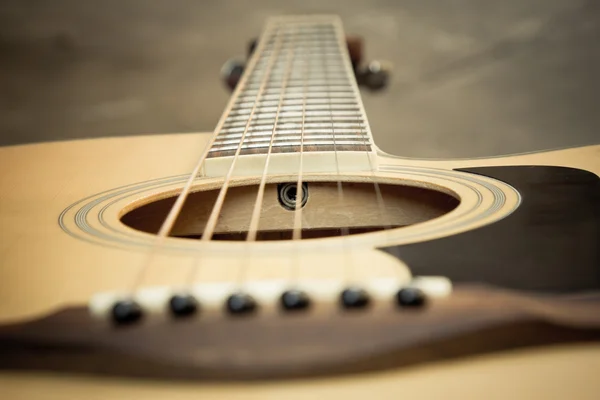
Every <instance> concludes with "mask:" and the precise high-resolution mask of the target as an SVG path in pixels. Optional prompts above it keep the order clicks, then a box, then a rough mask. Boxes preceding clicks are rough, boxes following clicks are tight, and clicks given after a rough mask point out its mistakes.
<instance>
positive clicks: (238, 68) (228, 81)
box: [221, 59, 246, 90]
mask: <svg viewBox="0 0 600 400" xmlns="http://www.w3.org/2000/svg"><path fill="white" fill-rule="evenodd" d="M245 67H246V64H245V63H243V62H242V61H239V60H235V59H231V60H228V61H227V62H226V63H225V64H223V67H221V79H222V80H223V82H224V83H225V85H226V86H227V87H228V88H229V90H233V89H235V87H236V86H237V84H238V82H239V81H240V78H241V77H242V74H243V73H244V68H245Z"/></svg>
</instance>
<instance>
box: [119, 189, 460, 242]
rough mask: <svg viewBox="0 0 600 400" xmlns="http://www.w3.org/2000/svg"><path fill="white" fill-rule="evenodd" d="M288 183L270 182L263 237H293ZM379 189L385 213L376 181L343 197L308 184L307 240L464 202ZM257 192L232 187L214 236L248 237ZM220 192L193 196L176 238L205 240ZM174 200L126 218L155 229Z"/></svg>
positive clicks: (397, 223)
mask: <svg viewBox="0 0 600 400" xmlns="http://www.w3.org/2000/svg"><path fill="white" fill-rule="evenodd" d="M290 184H293V183H290ZM288 185H289V184H288ZM285 187H287V188H288V189H287V190H288V192H287V194H290V193H291V192H293V193H296V192H295V188H292V189H290V188H289V186H286V184H268V185H267V186H266V188H265V195H264V201H263V204H262V208H261V215H260V223H259V231H258V235H257V239H258V240H288V239H291V237H292V230H293V225H294V207H291V206H290V204H286V203H285V202H284V201H282V194H284V195H285V193H282V191H281V190H282V188H285ZM380 188H381V193H382V195H383V198H384V202H385V210H384V211H383V212H382V210H381V208H380V205H379V203H378V201H377V198H376V196H375V192H374V189H373V184H370V183H349V182H344V184H343V198H340V196H339V192H338V186H337V183H334V182H331V183H330V182H308V184H307V186H305V189H304V191H306V193H305V194H304V195H303V199H302V201H303V207H302V228H303V229H302V238H304V239H315V238H325V237H335V236H339V235H340V234H341V233H342V231H343V230H346V229H347V230H348V232H349V233H350V234H360V233H368V232H374V231H378V230H383V229H389V228H400V227H405V226H409V225H414V224H418V223H421V222H425V221H429V220H431V219H434V218H437V217H440V216H442V215H444V214H446V213H448V212H450V211H452V210H453V209H455V208H456V207H457V206H458V204H459V200H458V199H457V198H456V197H454V196H452V195H450V194H447V193H444V192H442V191H438V190H433V189H426V188H420V187H413V186H407V185H391V184H380ZM256 193H257V187H256V186H237V187H231V188H230V189H229V192H228V194H227V197H226V198H225V203H224V205H223V208H222V210H221V212H220V216H219V220H218V223H217V226H216V229H215V233H214V235H213V237H212V239H214V240H245V239H246V235H247V231H248V226H249V223H250V218H251V215H252V209H253V207H254V202H255V201H256ZM217 195H218V190H206V191H196V192H194V193H192V194H190V196H189V197H188V200H187V201H186V203H185V205H184V207H183V209H182V211H181V214H180V215H179V218H178V219H177V222H176V223H175V226H174V228H173V231H172V232H171V236H173V237H179V238H189V239H199V238H201V237H202V232H203V230H204V226H205V224H206V221H207V220H208V217H209V215H210V212H211V210H212V207H213V205H214V203H215V200H216V198H217ZM291 197H294V198H295V195H294V196H290V198H291ZM174 202H175V197H169V198H164V199H160V200H156V201H152V202H150V203H147V204H144V205H141V206H139V207H135V208H134V209H132V210H129V211H128V212H126V213H125V214H124V215H123V216H122V217H121V221H122V222H123V223H124V224H125V225H127V226H129V227H131V228H133V229H137V230H140V231H143V232H147V233H156V232H158V229H159V228H160V225H161V224H162V222H163V221H164V219H165V217H166V215H167V213H168V211H169V209H170V208H171V207H172V206H173V203H174Z"/></svg>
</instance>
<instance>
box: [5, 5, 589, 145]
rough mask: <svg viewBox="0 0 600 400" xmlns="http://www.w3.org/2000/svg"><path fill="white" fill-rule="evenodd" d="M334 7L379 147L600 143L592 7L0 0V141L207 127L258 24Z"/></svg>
mask: <svg viewBox="0 0 600 400" xmlns="http://www.w3.org/2000/svg"><path fill="white" fill-rule="evenodd" d="M291 13H336V14H339V15H341V17H342V18H343V21H344V25H345V28H346V32H347V33H350V34H355V35H361V36H363V37H364V39H365V41H366V52H367V57H368V58H369V59H386V60H390V61H391V62H392V63H393V64H394V71H393V78H392V82H391V85H390V86H389V88H388V89H387V90H386V91H384V92H382V93H377V94H373V93H369V92H363V98H364V102H365V107H366V109H367V113H368V115H369V119H370V122H371V127H372V130H373V133H374V136H375V140H376V142H377V143H378V144H379V146H380V147H381V148H382V149H383V150H385V151H387V152H390V153H393V154H398V155H404V156H412V157H419V156H420V157H469V156H486V155H496V154H505V153H511V152H525V151H532V150H537V149H549V148H556V147H563V146H574V145H583V144H592V143H600V113H598V112H597V109H598V104H599V100H600V94H599V93H600V90H599V89H600V83H599V82H600V80H599V79H598V76H597V75H598V73H599V71H600V48H599V47H600V46H599V44H600V41H599V39H600V1H598V0H589V1H587V0H505V1H490V0H444V1H441V0H396V1H394V0H379V1H377V0H371V1H358V0H352V1H326V0H318V1H314V0H296V1H262V0H261V1H232V0H227V1H224V0H220V1H200V0H194V1H188V0H170V1H166V0H165V1H158V0H103V1H90V0H47V1H34V0H20V1H19V0H3V1H2V2H1V4H0V68H1V71H2V74H1V75H0V86H1V90H0V93H1V95H0V144H3V145H6V144H16V143H27V142H38V141H50V140H64V139H72V138H87V137H99V136H116V135H138V134H147V133H167V132H188V131H190V132H191V131H211V130H212V129H213V127H214V125H215V124H216V122H217V120H218V118H219V116H220V114H221V111H222V109H223V107H224V106H225V104H226V101H227V98H228V92H227V90H226V89H225V88H224V86H223V85H222V83H221V82H220V80H219V70H220V68H221V66H222V64H223V63H224V62H225V61H226V60H227V59H228V58H230V57H235V56H238V57H243V55H244V53H245V48H246V43H247V42H248V40H249V39H250V38H252V37H253V36H255V35H257V34H258V33H259V31H260V29H261V27H262V25H263V22H264V20H265V18H267V17H268V16H271V15H277V14H291Z"/></svg>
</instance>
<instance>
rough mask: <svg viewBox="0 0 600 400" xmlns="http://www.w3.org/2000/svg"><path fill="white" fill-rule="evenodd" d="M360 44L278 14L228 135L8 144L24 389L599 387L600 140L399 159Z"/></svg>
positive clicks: (334, 25)
mask: <svg viewBox="0 0 600 400" xmlns="http://www.w3.org/2000/svg"><path fill="white" fill-rule="evenodd" d="M361 53H362V50H361V49H360V42H356V41H355V40H348V39H347V38H346V36H345V34H344V32H343V29H342V24H341V21H340V20H339V18H337V17H334V16H310V17H308V16H307V17H302V16H298V17H294V16H287V17H278V18H271V19H269V20H268V22H267V24H266V26H265V28H264V30H263V32H262V35H261V36H260V38H259V40H258V41H257V42H256V43H255V45H254V46H253V49H252V54H251V57H250V59H249V61H248V63H247V64H246V65H243V66H239V68H238V69H237V70H236V71H237V72H236V73H237V75H235V74H234V73H233V72H232V71H233V70H230V71H229V75H228V78H227V82H228V84H230V86H231V87H232V88H233V89H234V91H233V94H232V97H231V100H230V102H229V104H228V105H227V107H226V109H225V111H224V113H223V116H222V117H221V119H220V120H219V121H218V123H217V126H216V128H215V130H214V132H212V133H201V134H175V135H158V136H143V137H126V138H103V139H94V140H84V141H71V142H60V143H46V144H35V145H24V146H11V147H3V148H0V166H1V167H2V168H1V169H0V171H2V172H1V174H2V175H1V181H0V184H1V188H2V195H1V196H0V222H1V224H2V227H3V229H2V233H1V239H2V240H1V243H2V245H1V247H0V249H1V251H0V254H1V256H0V257H1V260H2V270H1V271H0V278H1V280H2V282H3V283H2V289H1V291H0V295H1V296H2V300H3V301H2V302H0V352H1V354H2V356H1V357H0V368H1V369H2V370H3V374H2V375H0V382H6V383H7V384H8V386H7V387H8V388H9V389H7V393H8V394H9V396H12V397H15V396H17V395H18V394H19V391H18V390H17V386H16V385H24V386H31V387H33V386H35V385H33V383H35V382H37V383H38V384H40V385H42V386H48V387H52V385H54V387H55V388H56V390H62V391H64V393H68V394H69V395H70V396H74V397H77V396H78V395H79V396H81V395H82V394H83V393H85V392H86V391H87V390H90V388H100V387H104V388H105V390H106V396H107V397H108V396H109V394H110V396H115V397H116V396H119V395H123V394H128V395H131V396H135V397H141V396H144V397H146V398H154V397H156V398H158V396H159V395H160V396H170V397H172V396H181V398H186V397H187V396H188V395H189V396H193V395H195V396H197V395H198V393H202V394H204V395H208V396H211V398H216V397H218V396H243V395H244V394H249V395H251V396H257V398H264V397H261V396H274V397H277V398H279V397H281V396H285V397H288V394H290V395H291V396H298V397H302V396H317V397H319V396H325V395H327V393H335V394H336V396H340V395H342V394H343V395H344V396H346V397H348V396H349V397H353V396H355V397H364V396H365V395H369V394H370V395H373V394H377V395H378V396H385V395H389V394H390V393H394V394H400V393H411V394H415V395H420V396H423V397H424V398H432V397H439V396H441V395H443V394H444V392H443V391H441V390H442V389H441V388H442V387H443V386H436V382H441V383H443V382H452V381H464V380H468V379H471V378H470V377H472V376H473V374H475V373H476V371H487V372H486V373H489V374H490V376H492V375H494V374H500V373H503V374H505V375H506V376H511V378H510V379H512V380H513V381H514V382H516V381H518V380H519V379H522V380H523V382H522V383H521V384H522V388H523V391H522V392H521V394H522V395H524V396H525V395H527V396H538V395H539V396H543V395H544V394H548V393H550V394H552V393H554V394H556V393H559V392H557V391H556V390H557V389H556V384H558V383H555V384H553V383H550V382H547V381H545V379H544V376H547V377H550V378H549V379H550V380H552V379H554V378H552V377H554V376H557V374H559V375H560V376H562V377H563V378H564V379H567V378H568V379H569V382H575V381H577V382H578V386H577V387H576V388H575V387H573V388H569V387H565V388H563V389H565V390H566V389H572V390H573V391H574V392H573V393H575V392H577V390H579V392H577V393H581V396H575V397H578V398H584V397H585V396H587V395H588V394H589V393H591V391H593V390H600V387H599V386H598V383H597V379H595V378H594V377H593V373H592V372H591V371H593V370H594V369H596V370H597V368H598V367H600V365H598V362H599V360H600V347H599V346H598V344H597V343H598V340H599V339H600V251H599V250H598V243H600V178H599V177H598V175H599V174H600V145H596V146H587V147H580V148H571V149H564V150H555V151H551V152H540V153H531V154H521V155H515V156H507V157H494V158H482V159H461V160H419V159H408V158H401V157H396V156H392V155H389V154H386V153H384V152H382V151H381V150H380V149H379V148H378V147H377V145H376V144H375V143H374V141H373V136H372V133H371V129H370V126H369V123H368V119H367V115H366V113H365V110H364V107H363V105H362V101H361V98H360V93H359V89H358V83H364V82H367V83H368V85H370V86H371V87H372V88H376V87H379V86H381V85H382V84H384V82H385V80H386V79H387V71H384V70H380V69H377V68H375V67H369V68H366V69H365V68H364V67H363V66H362V65H361V57H360V55H361ZM242 69H243V73H242ZM357 77H358V82H357ZM107 160H108V161H109V162H107ZM557 345H561V347H558V346H557ZM518 349H521V350H519V351H520V352H519V351H517V350H518ZM461 363H462V364H461ZM444 365H446V366H447V368H446V369H444ZM536 366H538V367H539V366H545V367H544V368H546V369H545V370H544V371H546V372H544V373H540V374H538V375H536V372H535V371H534V370H535V368H536ZM419 370H421V371H423V373H422V375H419V372H418V371H419ZM565 370H568V371H565ZM40 371H42V372H43V374H42V375H40ZM415 371H416V372H415ZM494 371H496V372H494ZM498 371H500V372H498ZM47 373H52V374H54V375H51V376H48V375H45V374H47ZM527 374H529V375H527ZM544 374H546V375H544ZM74 377H77V378H74ZM428 377H429V378H428ZM527 377H528V378H527ZM147 378H153V379H156V381H152V382H153V383H152V385H157V386H156V387H157V388H159V389H158V390H157V391H152V390H150V389H149V387H147V386H145V382H149V381H147V380H146V379H147ZM433 379H435V381H433ZM482 379H483V378H482ZM248 381H251V382H252V383H249V382H248ZM483 381H484V380H482V382H483ZM15 382H16V383H15ZM231 382H235V385H232V384H231ZM557 382H558V381H557ZM86 388H87V389H86ZM192 388H193V390H192ZM241 388H245V389H244V390H242V389H241ZM487 388H488V389H486V386H481V387H479V388H478V387H477V386H476V385H475V386H474V387H473V388H472V390H474V391H473V392H472V394H473V395H475V393H478V394H477V396H479V397H481V396H483V395H484V393H486V390H489V386H487ZM27 390H30V391H29V392H28V393H29V395H31V396H32V397H36V398H40V397H39V396H40V395H41V392H38V391H36V390H35V389H27ZM94 390H96V389H94ZM0 393H1V389H0ZM498 393H503V392H502V391H499V392H498ZM83 395H84V394H83ZM84 396H85V395H84ZM396 397H397V396H395V395H394V397H393V398H396ZM245 398H248V397H245Z"/></svg>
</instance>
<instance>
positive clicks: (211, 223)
mask: <svg viewBox="0 0 600 400" xmlns="http://www.w3.org/2000/svg"><path fill="white" fill-rule="evenodd" d="M276 32H278V31H276ZM275 35H276V39H275V44H274V46H273V50H272V52H271V55H270V56H269V61H268V63H267V67H266V69H265V73H264V76H263V78H262V80H261V84H260V87H259V89H258V92H257V93H256V99H255V101H254V104H253V106H252V110H251V111H250V115H249V117H248V121H247V122H246V125H245V127H244V131H243V132H242V135H241V138H240V143H239V145H238V147H237V149H236V151H235V154H234V156H233V160H232V161H231V164H230V166H229V170H228V171H227V174H226V176H225V180H224V182H223V185H222V186H221V189H220V190H219V194H218V197H217V199H216V201H215V204H214V205H213V208H212V210H211V213H210V216H209V219H208V221H207V223H206V226H205V227H204V232H203V233H202V238H201V241H203V242H204V241H209V240H210V239H211V238H212V236H213V233H214V230H215V227H216V225H217V220H218V218H219V214H220V212H221V209H222V207H223V203H224V202H225V195H226V194H227V190H228V188H229V182H230V180H231V176H232V175H233V171H234V169H235V164H236V161H237V160H238V157H239V155H240V152H241V150H242V147H243V144H244V139H245V138H246V134H247V133H248V129H249V128H250V124H251V122H252V118H253V117H254V114H255V112H256V108H257V107H258V104H259V103H260V99H261V98H262V96H263V93H264V91H265V87H266V86H267V82H268V81H269V78H270V77H271V70H272V68H273V65H274V64H275V61H276V60H277V58H278V57H279V52H280V50H281V46H282V35H278V34H277V33H276V34H275ZM263 37H264V39H263V40H262V41H261V42H266V35H264V36H263ZM257 50H258V49H257ZM257 59H258V57H257ZM246 76H250V74H247V75H246ZM199 261H200V260H199V259H198V258H195V259H194V263H193V265H192V268H191V269H190V273H189V276H188V278H187V280H186V281H187V283H188V284H193V282H194V280H195V277H196V275H197V274H198V269H199V268H200V265H199V264H200V262H199Z"/></svg>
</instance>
